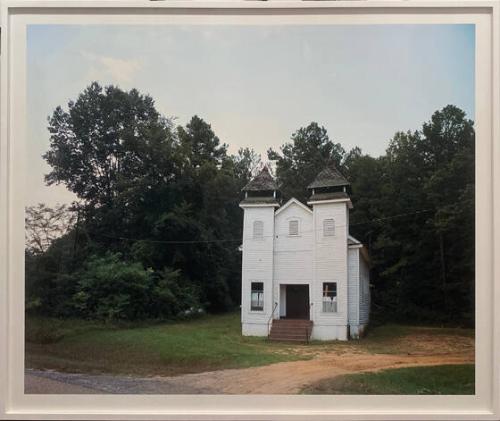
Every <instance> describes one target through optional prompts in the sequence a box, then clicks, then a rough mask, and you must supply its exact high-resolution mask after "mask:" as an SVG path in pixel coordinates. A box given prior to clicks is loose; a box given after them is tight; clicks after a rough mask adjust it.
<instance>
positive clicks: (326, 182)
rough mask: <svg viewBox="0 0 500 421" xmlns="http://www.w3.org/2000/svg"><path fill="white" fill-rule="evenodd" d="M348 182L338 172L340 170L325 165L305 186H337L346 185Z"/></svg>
mask: <svg viewBox="0 0 500 421" xmlns="http://www.w3.org/2000/svg"><path fill="white" fill-rule="evenodd" d="M348 185H349V182H348V181H347V180H346V178H345V177H344V176H343V175H342V174H341V173H340V171H339V170H338V169H337V168H336V167H335V166H333V165H330V166H328V167H326V168H325V169H324V170H323V171H321V172H320V173H319V174H318V175H317V176H316V178H315V179H314V181H313V182H312V183H311V184H309V185H308V186H307V188H308V189H315V188H320V187H337V186H348Z"/></svg>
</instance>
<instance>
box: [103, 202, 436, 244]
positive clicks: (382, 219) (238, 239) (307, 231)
mask: <svg viewBox="0 0 500 421" xmlns="http://www.w3.org/2000/svg"><path fill="white" fill-rule="evenodd" d="M433 211H434V209H421V210H418V211H414V212H406V213H400V214H397V215H391V216H387V217H383V218H375V219H371V220H367V221H363V222H357V223H355V224H349V225H335V228H336V229H337V228H345V227H353V226H358V225H366V224H370V223H375V222H383V221H388V220H392V219H396V218H402V217H405V216H414V215H418V214H422V213H428V212H433ZM318 231H323V228H321V229H316V230H304V231H300V232H301V234H302V233H304V234H306V233H313V232H318ZM276 235H279V234H273V235H263V236H260V237H259V239H261V238H272V237H275V236H276ZM102 236H104V237H107V238H111V239H114V240H121V241H147V242H150V243H155V244H198V243H199V244H207V243H230V242H240V243H241V242H243V241H244V240H251V239H253V237H246V238H228V239H213V240H152V239H148V238H130V237H119V236H111V235H106V234H102Z"/></svg>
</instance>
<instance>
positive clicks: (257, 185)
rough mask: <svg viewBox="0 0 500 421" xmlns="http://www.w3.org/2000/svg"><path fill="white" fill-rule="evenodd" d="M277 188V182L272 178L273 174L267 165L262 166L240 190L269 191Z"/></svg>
mask: <svg viewBox="0 0 500 421" xmlns="http://www.w3.org/2000/svg"><path fill="white" fill-rule="evenodd" d="M269 190H278V184H277V183H276V181H275V180H274V178H273V176H272V175H271V173H270V172H269V169H268V168H267V165H266V166H264V167H263V168H262V170H261V171H260V173H259V174H257V175H256V176H255V177H254V178H253V179H252V180H251V181H250V182H249V183H248V184H247V185H246V186H245V187H243V189H242V191H254V192H255V191H269Z"/></svg>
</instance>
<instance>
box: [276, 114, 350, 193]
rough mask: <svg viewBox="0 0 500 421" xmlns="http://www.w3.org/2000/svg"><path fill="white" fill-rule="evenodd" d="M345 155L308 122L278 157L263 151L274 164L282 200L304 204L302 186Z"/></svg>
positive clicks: (322, 129) (325, 135)
mask: <svg viewBox="0 0 500 421" xmlns="http://www.w3.org/2000/svg"><path fill="white" fill-rule="evenodd" d="M344 155H345V150H344V148H343V147H342V146H341V145H340V143H334V142H333V141H332V140H331V139H330V137H329V136H328V133H327V131H326V129H325V128H324V127H323V126H319V125H318V123H314V122H313V123H310V124H309V125H308V126H307V127H302V128H300V129H299V130H297V131H296V132H295V133H293V134H292V138H291V142H287V143H285V144H284V145H283V146H282V147H281V154H280V153H278V152H277V151H275V150H273V149H272V148H271V149H269V151H268V152H267V157H268V159H269V160H270V161H275V162H276V176H277V177H278V180H279V182H280V190H281V193H282V194H283V198H284V199H285V200H288V199H289V198H290V197H295V198H296V199H299V200H301V201H303V202H306V201H307V197H308V196H307V190H306V189H305V187H307V185H308V184H309V183H311V182H312V181H313V180H314V178H315V177H316V175H317V174H318V168H324V167H325V166H326V165H327V164H329V163H334V164H335V165H337V166H340V164H341V162H342V160H343V158H344Z"/></svg>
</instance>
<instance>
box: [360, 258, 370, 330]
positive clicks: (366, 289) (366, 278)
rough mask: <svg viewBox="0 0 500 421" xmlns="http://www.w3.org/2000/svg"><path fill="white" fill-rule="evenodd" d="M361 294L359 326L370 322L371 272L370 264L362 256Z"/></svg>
mask: <svg viewBox="0 0 500 421" xmlns="http://www.w3.org/2000/svg"><path fill="white" fill-rule="evenodd" d="M359 274H360V277H359V278H360V285H361V288H360V292H359V324H360V325H366V324H367V323H368V322H369V320H370V271H369V266H368V263H367V262H366V261H365V259H364V258H363V257H362V255H361V254H360V257H359Z"/></svg>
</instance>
